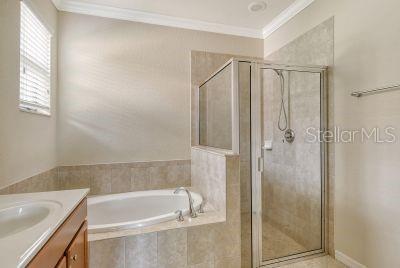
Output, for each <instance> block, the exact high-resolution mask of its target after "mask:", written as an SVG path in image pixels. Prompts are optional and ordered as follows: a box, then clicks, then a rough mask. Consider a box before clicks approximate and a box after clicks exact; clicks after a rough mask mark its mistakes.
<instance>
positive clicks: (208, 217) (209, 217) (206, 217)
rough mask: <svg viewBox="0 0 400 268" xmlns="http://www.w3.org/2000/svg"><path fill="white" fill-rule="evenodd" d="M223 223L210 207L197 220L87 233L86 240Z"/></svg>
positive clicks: (219, 214)
mask: <svg viewBox="0 0 400 268" xmlns="http://www.w3.org/2000/svg"><path fill="white" fill-rule="evenodd" d="M225 221H226V218H225V216H224V215H223V214H222V213H221V212H218V211H215V210H214V209H213V208H212V207H206V208H205V213H204V214H199V215H198V217H197V218H190V217H189V216H185V221H183V222H178V221H167V222H161V223H157V224H155V225H151V226H145V227H141V228H133V229H122V230H115V231H111V232H104V233H92V234H90V233H89V235H88V239H89V241H98V240H104V239H110V238H118V237H124V236H133V235H139V234H147V233H154V232H159V231H165V230H171V229H179V228H188V227H193V226H199V225H206V224H212V223H219V222H225Z"/></svg>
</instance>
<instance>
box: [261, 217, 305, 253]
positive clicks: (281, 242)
mask: <svg viewBox="0 0 400 268" xmlns="http://www.w3.org/2000/svg"><path fill="white" fill-rule="evenodd" d="M262 245H263V246H262V247H263V252H262V254H263V256H262V257H263V260H272V259H276V258H280V257H284V256H288V255H292V254H296V253H301V252H304V251H306V248H305V247H304V246H302V245H301V244H299V243H297V242H296V241H295V240H294V239H293V238H291V237H290V236H288V235H287V234H285V233H283V232H282V231H280V230H279V229H277V228H275V227H273V226H272V225H271V224H269V223H267V222H263V244H262Z"/></svg>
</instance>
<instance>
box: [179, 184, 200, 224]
mask: <svg viewBox="0 0 400 268" xmlns="http://www.w3.org/2000/svg"><path fill="white" fill-rule="evenodd" d="M181 191H185V192H186V194H187V196H188V198H189V211H190V217H191V218H196V217H197V213H196V210H195V209H194V207H193V203H194V201H193V198H192V195H191V194H190V191H189V190H188V189H186V188H185V187H179V188H176V189H175V191H174V194H179V193H180V192H181Z"/></svg>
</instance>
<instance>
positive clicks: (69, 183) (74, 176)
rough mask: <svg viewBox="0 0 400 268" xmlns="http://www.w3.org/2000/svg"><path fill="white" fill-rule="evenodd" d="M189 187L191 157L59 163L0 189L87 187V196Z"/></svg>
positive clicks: (6, 191)
mask: <svg viewBox="0 0 400 268" xmlns="http://www.w3.org/2000/svg"><path fill="white" fill-rule="evenodd" d="M179 186H186V187H188V186H190V160H169V161H148V162H132V163H118V164H100V165H84V166H62V167H57V168H54V169H51V170H49V171H46V172H43V173H41V174H38V175H35V176H33V177H30V178H27V179H25V180H22V181H21V182H18V183H15V184H13V185H11V186H8V187H5V188H3V189H0V194H15V193H29V192H47V191H56V190H70V189H79V188H90V195H101V194H112V193H122V192H131V191H145V190H157V189H166V188H174V187H179Z"/></svg>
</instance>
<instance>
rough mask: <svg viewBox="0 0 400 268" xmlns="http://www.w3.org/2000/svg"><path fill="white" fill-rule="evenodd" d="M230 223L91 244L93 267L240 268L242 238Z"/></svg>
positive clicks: (91, 262)
mask: <svg viewBox="0 0 400 268" xmlns="http://www.w3.org/2000/svg"><path fill="white" fill-rule="evenodd" d="M235 234H236V232H235V230H234V229H233V228H231V227H230V226H229V224H228V223H219V224H210V225H202V226H196V227H190V228H181V229H172V230H167V231H161V232H154V233H148V234H139V235H135V236H126V237H120V238H112V239H106V240H99V241H92V242H90V246H89V249H90V261H89V264H90V265H89V266H90V267H96V268H109V267H113V268H114V267H115V268H119V267H121V268H122V267H132V268H161V267H171V268H186V267H187V268H195V267H210V268H211V267H214V268H217V267H218V268H227V267H229V268H236V267H237V268H240V237H237V236H236V235H235Z"/></svg>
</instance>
